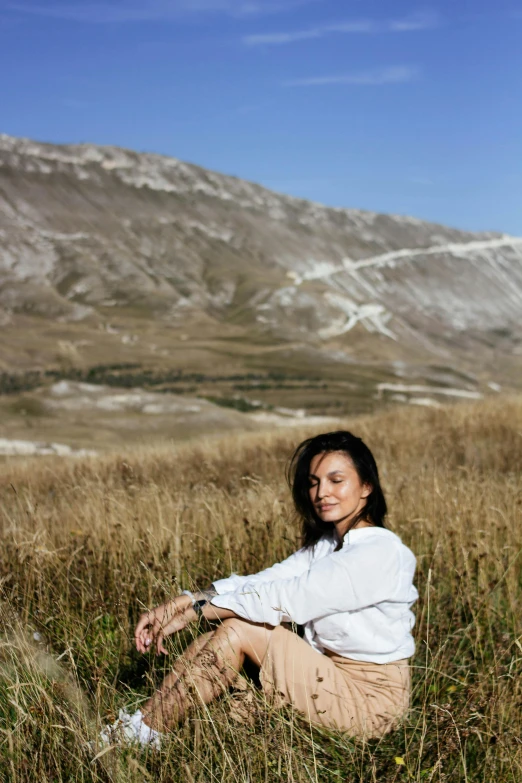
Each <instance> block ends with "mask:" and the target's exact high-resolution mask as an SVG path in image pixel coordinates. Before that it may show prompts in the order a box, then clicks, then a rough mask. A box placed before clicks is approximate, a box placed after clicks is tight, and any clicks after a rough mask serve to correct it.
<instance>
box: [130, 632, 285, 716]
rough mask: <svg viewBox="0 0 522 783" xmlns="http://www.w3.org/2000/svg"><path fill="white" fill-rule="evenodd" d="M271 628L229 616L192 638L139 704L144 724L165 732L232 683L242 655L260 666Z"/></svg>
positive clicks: (243, 658)
mask: <svg viewBox="0 0 522 783" xmlns="http://www.w3.org/2000/svg"><path fill="white" fill-rule="evenodd" d="M272 631H273V628H272V627H271V626H266V625H255V624H253V623H249V622H247V621H246V620H241V619H239V618H233V619H231V620H225V621H224V622H223V623H222V624H221V625H220V626H219V627H218V628H217V629H216V630H215V631H214V632H213V633H211V634H205V636H203V637H200V638H199V639H196V641H195V642H193V643H192V645H191V646H190V647H189V648H188V649H189V650H190V655H189V656H187V655H186V654H185V655H184V656H182V658H178V661H176V663H175V664H174V671H173V672H172V673H171V674H169V675H168V676H167V677H166V678H165V680H164V681H163V683H162V685H161V687H160V688H159V690H158V691H157V692H156V693H155V694H154V696H153V697H152V698H151V699H149V701H148V702H147V703H146V704H145V705H144V706H143V707H142V709H141V711H142V713H143V716H144V723H145V724H146V725H147V726H150V727H151V728H153V729H156V730H157V731H168V730H169V729H172V728H173V727H174V726H175V725H176V723H178V722H180V721H181V720H183V718H184V717H185V715H186V713H187V710H188V709H189V708H190V706H191V705H192V704H193V703H194V702H200V703H201V702H202V703H203V704H208V703H209V702H211V701H212V700H213V699H215V698H217V697H218V696H220V695H221V694H222V693H223V692H224V691H225V690H226V689H227V688H228V687H229V686H230V685H232V684H233V683H234V680H235V679H236V678H237V676H238V674H239V672H240V670H241V667H242V665H243V662H244V660H245V656H246V657H247V658H249V659H250V660H251V661H252V662H253V663H254V664H256V665H257V666H260V665H261V662H262V661H263V658H264V657H265V654H266V651H267V648H268V642H269V639H270V634H271V633H272ZM205 637H207V638H206V640H205V642H203V641H202V640H203V639H205ZM200 640H201V643H200V644H198V643H199V642H200Z"/></svg>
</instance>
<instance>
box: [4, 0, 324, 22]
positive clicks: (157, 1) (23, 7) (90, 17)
mask: <svg viewBox="0 0 522 783" xmlns="http://www.w3.org/2000/svg"><path fill="white" fill-rule="evenodd" d="M317 1H318V0H263V2H255V1H254V0H251V1H249V0H142V2H138V0H123V2H115V0H107V2H94V3H89V2H87V3H75V4H73V3H71V2H68V3H65V2H63V1H62V2H55V3H45V4H43V3H42V2H36V3H34V2H33V3H24V2H21V3H19V2H11V3H9V4H8V5H7V6H6V7H7V9H8V10H11V11H17V12H19V13H20V12H21V13H25V14H31V15H34V16H45V17H49V18H52V19H62V20H64V21H71V22H84V23H90V24H111V23H123V22H157V21H167V20H169V19H176V18H179V17H180V16H187V15H198V14H226V15H228V16H239V17H248V16H261V15H266V14H276V13H284V12H286V11H290V10H292V9H293V8H296V7H298V6H301V5H307V4H308V3H313V2H317Z"/></svg>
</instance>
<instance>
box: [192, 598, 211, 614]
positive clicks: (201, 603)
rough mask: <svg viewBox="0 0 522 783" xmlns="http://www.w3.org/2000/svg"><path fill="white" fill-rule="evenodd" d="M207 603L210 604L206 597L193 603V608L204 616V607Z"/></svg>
mask: <svg viewBox="0 0 522 783" xmlns="http://www.w3.org/2000/svg"><path fill="white" fill-rule="evenodd" d="M206 604H208V601H207V599H206V598H202V599H201V600H200V601H194V603H193V604H192V608H193V609H194V611H195V612H196V614H197V615H198V617H202V616H203V607H204V606H206Z"/></svg>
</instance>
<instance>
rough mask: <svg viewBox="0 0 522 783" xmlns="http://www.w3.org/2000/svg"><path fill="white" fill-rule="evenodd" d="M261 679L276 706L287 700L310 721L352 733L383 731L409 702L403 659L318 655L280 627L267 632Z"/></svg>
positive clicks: (407, 671) (379, 733)
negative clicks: (374, 660)
mask: <svg viewBox="0 0 522 783" xmlns="http://www.w3.org/2000/svg"><path fill="white" fill-rule="evenodd" d="M260 678H261V684H262V687H263V690H264V692H265V693H266V695H267V697H268V698H269V699H270V700H272V701H273V702H275V703H276V704H277V703H279V704H282V703H284V704H289V705H291V706H292V707H294V708H295V709H296V710H298V711H299V712H301V713H303V714H304V715H305V716H306V717H307V718H308V719H309V720H310V721H311V722H312V723H317V724H320V725H321V726H325V727H328V728H337V729H340V730H342V731H346V732H348V733H349V734H350V735H352V736H364V737H366V738H370V737H380V736H382V735H383V734H386V733H387V732H389V731H391V730H392V729H393V728H394V727H395V726H396V725H397V723H398V721H399V720H400V719H401V718H402V717H404V715H405V714H406V712H407V710H408V707H409V702H410V668H409V666H408V662H407V660H401V661H395V662H393V663H385V664H378V663H366V662H362V661H354V660H350V659H349V658H343V657H341V656H340V655H334V654H333V653H329V654H328V655H322V654H320V653H318V652H317V651H316V650H314V649H313V648H312V647H310V645H309V644H307V642H305V641H304V640H303V639H301V638H300V637H299V636H297V634H295V633H292V632H291V631H288V630H287V629H286V628H283V627H281V626H278V627H277V628H275V629H274V630H273V631H272V633H271V635H270V643H269V646H268V650H267V653H266V655H265V657H264V659H263V661H262V665H261V672H260Z"/></svg>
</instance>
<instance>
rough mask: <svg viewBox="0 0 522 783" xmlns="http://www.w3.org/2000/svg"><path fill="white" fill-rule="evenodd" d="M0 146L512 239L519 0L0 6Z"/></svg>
mask: <svg viewBox="0 0 522 783" xmlns="http://www.w3.org/2000/svg"><path fill="white" fill-rule="evenodd" d="M0 132H3V133H8V134H12V135H15V136H28V137H31V138H35V139H40V140H45V141H53V142H82V141H88V142H94V143H98V144H116V145H119V146H124V147H130V148H133V149H138V150H147V151H154V152H160V153H164V154H167V155H173V156H175V157H178V158H181V159H183V160H188V161H191V162H194V163H198V164H200V165H202V166H206V167H209V168H212V169H215V170H218V171H222V172H225V173H229V174H234V175H237V176H239V177H243V178H246V179H250V180H254V181H256V182H260V183H262V184H264V185H266V186H268V187H271V188H274V189H276V190H279V191H283V192H286V193H290V194H293V195H297V196H302V197H304V198H310V199H313V200H316V201H321V202H324V203H326V204H331V205H335V206H347V207H359V208H364V209H373V210H378V211H383V212H394V213H401V214H411V215H415V216H418V217H421V218H426V219H430V220H435V221H439V222H442V223H446V224H450V225H455V226H459V227H462V228H467V229H471V230H489V229H491V230H498V231H506V232H508V233H513V234H519V235H522V0H496V1H495V2H493V0H440V2H438V3H436V4H422V5H420V4H418V3H416V2H406V1H405V0H393V1H392V0H344V2H342V1H341V0H0Z"/></svg>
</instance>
